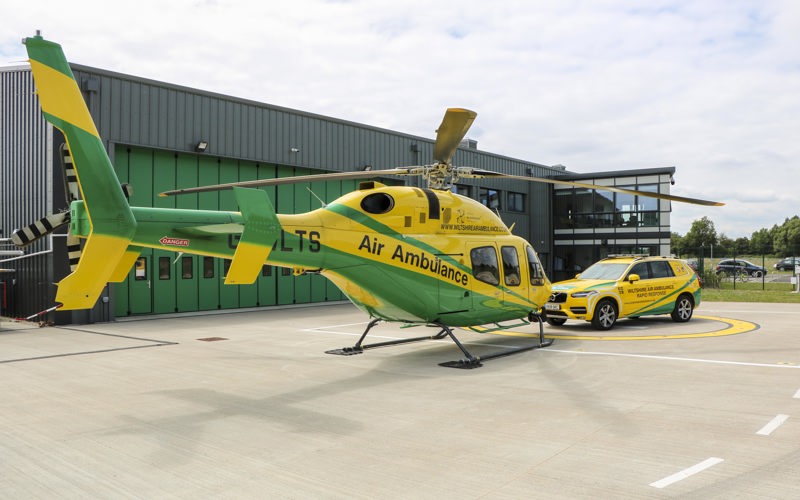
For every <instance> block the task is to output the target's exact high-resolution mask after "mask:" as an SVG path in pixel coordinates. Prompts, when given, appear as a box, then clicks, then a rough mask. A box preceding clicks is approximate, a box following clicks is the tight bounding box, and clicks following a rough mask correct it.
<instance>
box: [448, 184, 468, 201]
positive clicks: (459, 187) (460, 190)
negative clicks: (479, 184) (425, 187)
mask: <svg viewBox="0 0 800 500" xmlns="http://www.w3.org/2000/svg"><path fill="white" fill-rule="evenodd" d="M450 191H452V192H453V193H455V194H460V195H461V196H466V197H467V198H470V197H471V196H472V186H465V185H464V184H455V185H454V186H453V187H451V188H450Z"/></svg>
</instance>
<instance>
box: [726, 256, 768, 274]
mask: <svg viewBox="0 0 800 500" xmlns="http://www.w3.org/2000/svg"><path fill="white" fill-rule="evenodd" d="M714 270H715V271H716V272H717V274H718V275H720V274H726V275H728V276H733V275H734V274H747V275H748V276H752V277H753V278H760V277H762V276H766V274H767V270H766V269H765V268H763V267H761V266H757V265H755V264H753V263H752V262H750V261H747V260H744V259H722V260H721V261H719V264H717V267H716V268H714Z"/></svg>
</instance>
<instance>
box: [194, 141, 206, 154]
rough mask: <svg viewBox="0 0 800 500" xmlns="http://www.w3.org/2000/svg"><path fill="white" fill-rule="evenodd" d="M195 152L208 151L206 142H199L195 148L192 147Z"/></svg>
mask: <svg viewBox="0 0 800 500" xmlns="http://www.w3.org/2000/svg"><path fill="white" fill-rule="evenodd" d="M194 149H195V151H197V152H198V153H205V152H206V149H208V141H203V140H201V141H200V142H198V143H197V146H195V147H194Z"/></svg>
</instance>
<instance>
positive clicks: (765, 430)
mask: <svg viewBox="0 0 800 500" xmlns="http://www.w3.org/2000/svg"><path fill="white" fill-rule="evenodd" d="M788 419H789V415H782V414H781V415H778V416H776V417H775V418H773V419H772V420H770V421H769V423H768V424H767V425H765V426H764V427H762V428H761V430H759V431H758V432H756V434H758V435H760V436H769V435H770V434H772V433H773V432H774V431H775V429H777V428H778V427H780V426H781V425H783V423H784V422H786V420H788Z"/></svg>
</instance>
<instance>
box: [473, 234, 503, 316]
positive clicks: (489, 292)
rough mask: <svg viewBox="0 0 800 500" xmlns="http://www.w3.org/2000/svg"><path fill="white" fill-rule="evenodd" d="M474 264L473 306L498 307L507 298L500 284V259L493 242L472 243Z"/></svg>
mask: <svg viewBox="0 0 800 500" xmlns="http://www.w3.org/2000/svg"><path fill="white" fill-rule="evenodd" d="M469 258H470V264H471V265H472V305H473V307H481V306H484V307H498V306H499V305H500V304H501V303H502V302H503V300H504V299H505V297H504V294H503V290H502V289H501V288H500V287H499V285H500V261H499V259H498V256H497V247H496V246H495V245H494V244H493V243H488V242H487V243H484V244H480V243H478V244H472V245H470V249H469Z"/></svg>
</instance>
